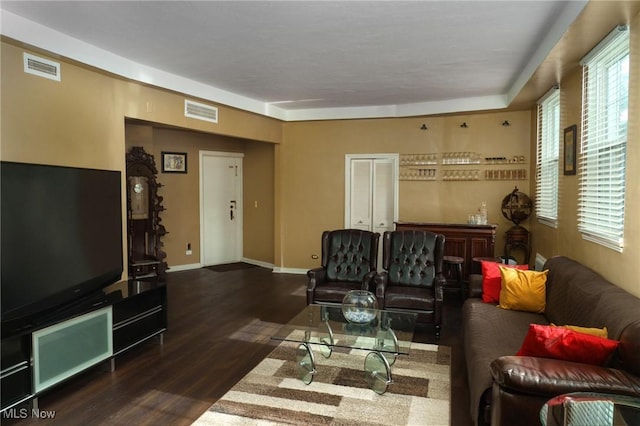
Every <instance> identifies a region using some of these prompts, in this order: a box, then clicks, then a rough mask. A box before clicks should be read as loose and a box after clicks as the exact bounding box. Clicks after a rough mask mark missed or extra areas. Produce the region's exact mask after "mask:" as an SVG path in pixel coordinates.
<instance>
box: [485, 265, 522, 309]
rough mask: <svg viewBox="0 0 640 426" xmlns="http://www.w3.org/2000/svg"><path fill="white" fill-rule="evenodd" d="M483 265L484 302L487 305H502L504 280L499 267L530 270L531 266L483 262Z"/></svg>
mask: <svg viewBox="0 0 640 426" xmlns="http://www.w3.org/2000/svg"><path fill="white" fill-rule="evenodd" d="M480 264H481V265H482V301H483V302H486V303H493V304H496V305H497V304H498V303H500V289H501V282H502V278H501V277H500V269H499V268H498V266H502V267H506V268H516V269H522V270H525V271H526V270H528V269H529V265H505V264H503V263H498V262H490V261H488V260H481V261H480Z"/></svg>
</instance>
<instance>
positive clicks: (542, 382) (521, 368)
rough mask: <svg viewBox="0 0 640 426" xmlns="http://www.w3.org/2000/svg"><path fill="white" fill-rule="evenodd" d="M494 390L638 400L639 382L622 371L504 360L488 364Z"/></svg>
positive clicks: (514, 358)
mask: <svg viewBox="0 0 640 426" xmlns="http://www.w3.org/2000/svg"><path fill="white" fill-rule="evenodd" d="M491 375H492V376H493V383H494V386H495V385H498V386H500V387H501V388H503V389H505V390H506V391H508V392H510V393H514V394H520V395H522V394H525V395H533V396H537V397H540V396H544V397H549V398H550V397H552V396H556V395H561V394H565V393H572V392H603V393H613V394H621V395H630V396H635V397H640V378H639V377H636V376H633V375H632V374H631V373H629V372H626V371H624V370H618V369H613V368H607V367H600V366H596V365H589V364H582V363H577V362H570V361H562V360H557V359H549V358H537V357H528V356H503V357H500V358H498V359H496V360H494V361H493V362H492V363H491Z"/></svg>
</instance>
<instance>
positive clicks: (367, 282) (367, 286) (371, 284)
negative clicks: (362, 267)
mask: <svg viewBox="0 0 640 426" xmlns="http://www.w3.org/2000/svg"><path fill="white" fill-rule="evenodd" d="M376 274H377V272H376V271H369V272H368V273H367V275H365V276H364V277H362V287H361V290H366V291H370V292H372V293H375V285H376V284H375V278H376Z"/></svg>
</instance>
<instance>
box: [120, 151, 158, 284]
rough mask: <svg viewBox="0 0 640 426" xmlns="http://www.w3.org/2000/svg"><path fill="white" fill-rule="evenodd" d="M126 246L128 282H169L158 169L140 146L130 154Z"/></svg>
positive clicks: (127, 159)
mask: <svg viewBox="0 0 640 426" xmlns="http://www.w3.org/2000/svg"><path fill="white" fill-rule="evenodd" d="M126 161H127V242H128V246H129V278H130V279H136V280H140V279H145V278H157V279H160V280H161V281H164V280H165V279H166V275H167V272H166V271H167V263H166V262H165V260H164V259H165V257H166V256H167V255H166V253H165V252H164V251H163V249H162V247H163V246H164V244H163V243H162V241H161V238H162V237H163V236H164V235H165V234H166V233H167V231H166V229H165V227H164V225H161V224H160V222H161V221H162V219H161V218H160V212H162V211H163V210H164V207H163V206H162V197H161V196H159V195H158V188H160V187H161V186H162V184H160V183H158V182H157V180H156V175H157V174H158V169H157V168H156V164H155V161H154V159H153V155H151V154H148V153H146V152H145V150H144V148H142V147H141V146H134V147H133V148H131V150H130V151H129V152H128V153H127V157H126Z"/></svg>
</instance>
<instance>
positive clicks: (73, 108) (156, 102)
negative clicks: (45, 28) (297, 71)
mask: <svg viewBox="0 0 640 426" xmlns="http://www.w3.org/2000/svg"><path fill="white" fill-rule="evenodd" d="M25 51H28V50H26V49H24V48H23V47H22V46H20V45H18V44H15V43H14V42H12V41H11V40H6V39H3V42H2V49H1V54H2V57H1V66H2V72H1V74H2V79H1V81H0V84H1V86H0V90H1V92H0V93H1V94H2V98H1V102H2V103H1V117H0V118H1V119H0V123H1V125H2V127H1V133H0V136H1V140H0V159H2V160H5V161H18V162H30V163H43V164H55V165H65V166H76V167H91V168H101V169H110V170H119V171H121V172H124V170H125V152H126V143H125V120H126V118H134V119H140V120H146V121H150V122H155V123H161V124H163V125H170V126H178V127H181V128H184V129H190V130H194V131H197V132H186V131H177V130H169V129H161V130H158V129H151V128H147V129H145V128H138V129H135V130H131V128H130V129H129V132H127V133H128V135H129V138H130V142H131V144H132V145H134V144H140V145H145V144H150V145H148V146H151V147H152V149H151V150H150V152H152V153H153V154H154V155H155V156H156V162H157V161H158V159H159V158H160V152H161V151H163V150H170V151H187V152H188V153H189V157H188V160H189V173H188V175H170V176H169V175H162V174H160V179H161V180H162V181H163V183H165V184H166V186H165V187H164V188H162V195H163V196H164V197H165V201H164V205H165V207H166V208H167V211H166V212H165V214H163V215H162V218H163V224H165V225H166V227H167V230H168V231H170V234H169V235H167V237H166V239H165V249H166V251H167V254H168V258H167V261H168V263H169V264H170V265H182V264H191V263H197V262H199V235H200V234H199V229H198V226H199V219H198V209H199V208H198V205H199V204H198V196H197V193H198V192H197V188H198V160H197V159H198V150H199V149H214V150H215V149H219V150H228V151H239V152H245V164H249V165H250V167H252V169H251V170H245V176H244V180H245V186H246V187H248V189H247V190H246V192H245V196H247V195H250V196H251V197H252V199H251V202H253V200H254V199H259V200H263V199H267V201H264V202H262V203H259V206H260V207H259V209H254V210H253V211H251V213H252V214H249V215H245V226H246V228H247V229H252V230H254V229H255V230H260V234H259V237H260V238H259V239H255V240H251V241H250V243H249V242H247V241H245V246H246V247H247V251H245V257H249V258H252V259H255V260H259V261H263V262H267V263H270V262H272V261H273V257H274V255H273V247H274V241H273V232H272V230H273V212H272V211H269V212H266V213H265V212H264V211H263V209H271V208H272V206H273V201H272V200H273V198H274V197H273V145H274V143H278V142H279V141H280V139H281V137H282V125H281V123H280V121H278V120H274V119H270V118H267V117H262V116H258V115H256V114H252V113H247V112H244V111H239V110H235V109H233V108H228V107H225V106H222V105H217V106H218V107H219V123H218V124H214V123H208V122H203V121H200V120H193V119H189V118H186V117H184V114H183V108H184V99H185V98H184V96H181V95H179V94H176V93H173V92H169V91H166V90H161V89H157V88H153V87H149V86H144V85H141V84H137V83H132V82H127V81H123V80H121V79H118V78H114V77H113V76H110V75H107V74H104V73H101V72H96V71H94V70H89V69H87V68H85V67H83V66H78V65H76V64H74V63H71V62H66V61H61V63H62V65H61V70H62V81H61V82H56V81H52V80H48V79H45V78H41V77H37V76H34V75H31V74H26V73H24V72H23V62H22V54H23V52H25ZM29 52H30V53H35V54H36V55H40V56H43V57H45V58H49V59H52V60H56V61H60V58H57V57H52V56H47V55H46V54H44V53H43V52H37V51H29ZM221 134H224V135H225V136H219V135H221ZM260 141H263V142H260ZM254 188H255V189H254ZM256 191H259V192H260V193H259V194H256ZM123 194H125V192H124V179H123ZM246 202H247V201H246V200H245V203H246ZM125 204H126V203H125V198H124V197H123V206H124V205H125ZM252 205H253V204H252ZM256 210H258V211H256ZM258 213H260V214H258ZM124 217H126V216H125V215H124V210H123V218H124ZM124 223H125V225H124V226H126V221H124ZM123 232H126V228H123ZM248 237H249V235H247V236H245V238H248ZM125 240H126V239H125ZM187 242H191V243H192V247H193V250H194V253H193V255H192V256H186V254H185V249H186V243H187ZM125 253H126V250H125ZM253 256H255V257H253ZM194 259H195V260H194ZM124 260H125V262H126V257H125V259H124ZM125 264H126V263H125Z"/></svg>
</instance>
